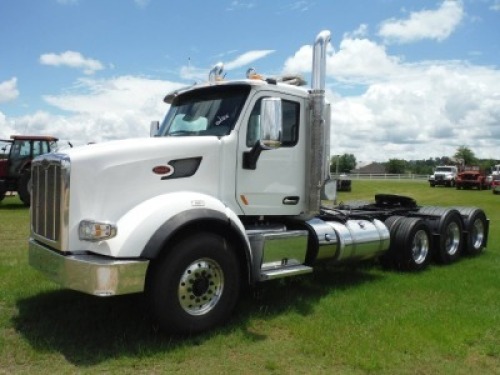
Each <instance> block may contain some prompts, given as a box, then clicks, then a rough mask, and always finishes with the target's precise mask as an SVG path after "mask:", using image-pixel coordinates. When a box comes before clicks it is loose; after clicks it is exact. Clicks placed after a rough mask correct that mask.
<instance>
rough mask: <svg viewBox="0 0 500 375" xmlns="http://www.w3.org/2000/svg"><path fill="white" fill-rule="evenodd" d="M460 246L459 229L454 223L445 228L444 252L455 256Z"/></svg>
mask: <svg viewBox="0 0 500 375" xmlns="http://www.w3.org/2000/svg"><path fill="white" fill-rule="evenodd" d="M459 246H460V227H459V226H458V224H457V223H456V222H452V223H450V225H448V227H447V228H446V242H445V250H446V252H447V253H448V254H449V255H455V253H456V252H457V251H458V248H459Z"/></svg>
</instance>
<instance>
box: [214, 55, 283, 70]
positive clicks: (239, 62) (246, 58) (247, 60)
mask: <svg viewBox="0 0 500 375" xmlns="http://www.w3.org/2000/svg"><path fill="white" fill-rule="evenodd" d="M273 52H274V50H259V51H249V52H245V53H244V54H242V55H240V56H238V57H237V58H236V59H234V60H232V61H229V62H228V63H225V64H224V67H225V68H226V69H227V70H232V69H237V68H241V67H246V66H247V65H248V64H251V63H253V62H254V61H256V60H260V59H262V58H264V57H266V56H267V55H269V54H271V53H273Z"/></svg>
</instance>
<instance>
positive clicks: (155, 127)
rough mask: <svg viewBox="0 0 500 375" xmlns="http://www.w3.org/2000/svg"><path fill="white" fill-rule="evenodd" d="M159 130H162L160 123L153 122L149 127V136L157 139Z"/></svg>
mask: <svg viewBox="0 0 500 375" xmlns="http://www.w3.org/2000/svg"><path fill="white" fill-rule="evenodd" d="M159 129H160V122H159V121H151V124H150V125H149V136H150V137H156V135H157V134H158V130H159Z"/></svg>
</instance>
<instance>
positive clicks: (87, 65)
mask: <svg viewBox="0 0 500 375" xmlns="http://www.w3.org/2000/svg"><path fill="white" fill-rule="evenodd" d="M40 63H41V64H43V65H51V66H67V67H70V68H76V69H83V72H84V73H85V74H87V75H91V74H94V73H95V72H96V71H98V70H102V69H104V66H103V64H102V63H101V62H100V61H98V60H95V59H91V58H86V57H84V56H83V55H82V54H81V53H80V52H75V51H66V52H63V53H60V54H56V53H46V54H43V55H41V56H40Z"/></svg>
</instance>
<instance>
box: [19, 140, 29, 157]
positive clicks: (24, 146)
mask: <svg viewBox="0 0 500 375" xmlns="http://www.w3.org/2000/svg"><path fill="white" fill-rule="evenodd" d="M19 155H20V156H30V155H31V145H30V141H24V142H22V143H21V149H20V150H19Z"/></svg>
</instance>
